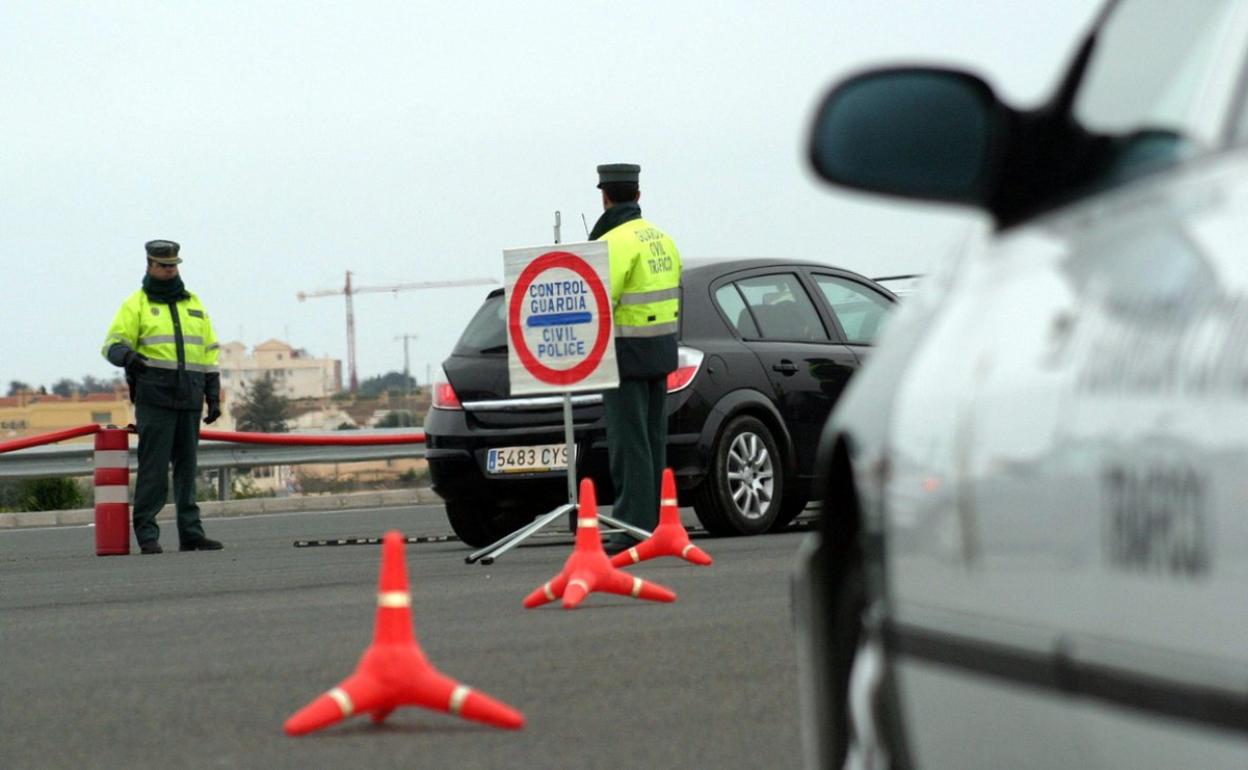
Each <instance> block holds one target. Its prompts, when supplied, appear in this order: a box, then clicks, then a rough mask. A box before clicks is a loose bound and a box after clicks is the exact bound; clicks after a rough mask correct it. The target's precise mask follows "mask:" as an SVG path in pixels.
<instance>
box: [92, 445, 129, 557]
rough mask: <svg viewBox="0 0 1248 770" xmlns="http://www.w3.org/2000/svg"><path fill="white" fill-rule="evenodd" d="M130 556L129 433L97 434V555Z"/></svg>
mask: <svg viewBox="0 0 1248 770" xmlns="http://www.w3.org/2000/svg"><path fill="white" fill-rule="evenodd" d="M128 553H130V432H129V431H128V430H126V429H125V428H104V429H102V430H101V431H100V432H99V433H97V434H95V555H96V556H125V555H126V554H128Z"/></svg>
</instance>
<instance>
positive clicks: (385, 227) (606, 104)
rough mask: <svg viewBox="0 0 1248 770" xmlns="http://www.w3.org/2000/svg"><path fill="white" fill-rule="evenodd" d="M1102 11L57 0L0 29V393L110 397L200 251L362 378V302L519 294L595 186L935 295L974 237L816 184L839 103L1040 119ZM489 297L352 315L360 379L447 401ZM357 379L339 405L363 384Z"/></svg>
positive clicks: (680, 237) (224, 332) (695, 222)
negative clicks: (932, 281) (947, 103)
mask: <svg viewBox="0 0 1248 770" xmlns="http://www.w3.org/2000/svg"><path fill="white" fill-rule="evenodd" d="M1098 6H1099V3H1095V2H1087V1H1086V0H1049V2H1043V3H1031V4H1030V7H1029V8H1021V7H1019V4H1015V3H1002V2H998V1H997V0H978V1H975V2H972V1H971V0H966V1H965V2H954V1H952V0H909V1H908V2H903V1H898V2H887V1H886V0H879V1H877V2H869V3H866V2H849V1H848V0H823V1H822V2H780V3H775V2H732V1H731V0H722V1H721V2H717V3H714V4H711V3H704V2H697V3H694V2H679V1H677V0H667V1H666V2H619V1H618V0H617V1H616V2H587V1H585V0H582V1H581V2H541V1H540V0H539V1H531V2H524V3H519V2H486V1H485V0H479V1H478V2H474V3H450V2H437V3H434V2H415V1H396V2H371V1H366V0H351V2H313V1H312V0H298V1H294V0H291V1H290V2H266V1H265V0H247V1H246V2H242V1H241V0H240V1H235V0H217V1H216V2H211V3H209V2H199V3H190V2H185V3H179V2H139V1H137V0H135V1H132V2H107V1H105V0H92V1H91V2H86V1H85V0H84V1H83V2H60V1H57V0H37V1H35V2H27V1H26V0H6V1H5V2H4V3H3V5H2V6H0V139H2V141H0V195H2V196H3V197H2V198H0V259H2V260H3V268H4V269H3V273H2V275H3V280H4V285H5V290H4V293H3V308H4V310H3V315H2V317H3V323H2V325H0V329H2V333H0V388H3V389H7V387H8V383H9V381H10V380H23V381H26V382H29V383H32V384H34V385H46V386H49V387H50V386H51V385H52V383H53V382H55V381H56V380H58V379H60V378H62V377H69V378H72V379H78V378H81V377H82V376H83V375H84V374H91V375H93V376H96V377H104V378H108V377H111V376H112V375H113V374H114V373H116V372H117V370H115V369H113V368H112V367H111V366H110V365H109V364H108V363H107V362H106V361H104V359H103V358H101V356H100V353H99V348H100V345H101V343H102V341H103V338H104V333H105V331H106V329H107V327H108V324H109V322H110V321H111V319H112V316H113V314H114V313H115V312H116V310H117V307H118V306H119V305H120V304H121V302H122V300H123V299H124V298H125V297H126V296H127V295H128V294H129V293H130V292H132V291H133V290H134V289H136V288H137V287H138V284H139V282H140V280H141V278H142V275H143V269H144V255H143V243H144V241H147V240H149V239H152V238H170V239H173V240H177V241H179V242H180V243H181V244H182V256H183V258H184V259H185V262H184V264H183V265H182V268H183V270H182V272H183V278H184V280H185V281H186V284H187V286H188V288H190V289H191V290H192V291H195V292H196V293H198V294H199V295H200V297H201V298H202V299H203V301H204V302H205V304H206V305H207V308H208V311H209V314H210V315H211V317H212V319H213V321H214V324H215V326H216V329H217V334H218V336H219V337H220V338H221V339H222V341H228V340H239V341H241V342H243V343H245V344H246V345H248V346H249V347H250V346H253V345H255V344H258V343H260V342H263V341H265V340H267V339H269V338H280V339H285V340H287V341H289V342H290V343H291V344H293V345H294V346H295V347H300V348H305V349H306V350H307V351H308V352H309V353H311V354H312V355H314V356H326V355H328V356H332V357H336V358H340V359H342V360H343V373H344V380H345V377H346V347H347V346H346V329H345V326H346V324H345V303H344V300H343V298H342V297H341V296H334V297H325V298H320V299H310V300H308V301H306V302H302V303H301V302H299V301H298V300H297V299H296V296H295V295H296V293H297V292H299V291H313V290H319V289H332V288H341V286H342V284H343V279H344V274H345V272H346V271H347V270H351V271H353V273H354V278H353V281H354V283H355V284H356V286H380V285H390V284H396V283H403V282H414V281H429V280H453V279H463V278H477V277H486V278H493V279H500V280H501V278H502V272H503V271H502V264H503V259H502V250H503V249H504V248H508V247H513V246H527V245H537V244H543V243H549V242H551V240H552V237H553V230H552V228H553V225H554V212H555V211H556V210H558V211H561V212H562V214H563V240H565V241H574V240H583V239H584V237H585V231H584V229H583V227H582V224H581V217H582V214H583V215H584V217H585V219H586V220H587V221H588V222H589V224H590V226H592V225H593V222H594V220H595V218H596V217H597V216H598V215H599V214H600V213H601V203H600V200H599V197H598V193H597V191H596V190H595V189H594V185H595V183H596V177H595V173H594V167H595V166H596V165H597V164H599V163H607V162H633V163H640V164H641V166H642V176H641V185H642V211H643V213H644V215H645V216H646V217H647V218H648V219H650V220H652V221H654V222H656V223H657V224H659V225H660V226H661V227H663V228H664V229H666V230H667V231H668V232H669V233H671V234H672V236H673V237H674V238H675V240H676V242H677V245H678V246H679V247H680V249H681V252H682V254H683V255H684V256H686V257H693V256H699V257H703V256H711V257H716V256H723V257H729V256H777V257H799V258H809V259H816V260H820V261H826V262H829V263H832V264H837V265H841V266H844V267H848V268H851V269H854V270H858V271H860V272H863V273H865V274H867V275H883V274H891V273H897V272H908V271H922V270H924V269H925V268H926V266H927V264H929V263H930V261H931V260H932V259H933V258H937V257H939V255H941V254H943V253H946V252H947V251H948V250H950V249H951V248H953V247H954V245H955V244H956V243H957V242H958V240H959V238H960V237H962V236H963V234H964V232H965V231H966V229H967V228H968V227H969V224H968V223H969V222H971V221H973V220H972V217H971V215H969V214H967V213H965V212H962V211H958V210H954V209H934V208H928V207H917V206H909V205H906V206H903V205H898V204H895V203H890V202H888V201H883V200H880V199H875V198H868V197H864V196H857V195H850V194H847V193H844V192H839V191H836V190H833V189H831V188H829V187H827V186H826V185H823V184H822V183H820V182H818V181H816V180H815V179H814V177H813V176H812V175H811V173H810V172H809V171H808V169H807V165H806V163H805V160H804V148H803V143H804V141H805V136H806V129H807V126H808V124H809V121H810V117H811V112H812V109H813V107H814V105H815V102H816V101H817V99H818V97H819V96H820V95H821V94H822V93H823V92H824V90H825V89H826V87H827V86H828V85H829V84H830V83H831V82H832V81H833V80H835V79H836V78H837V77H840V76H843V75H845V74H847V73H849V72H851V71H853V70H854V69H857V68H861V67H864V66H867V65H871V64H878V63H884V62H897V61H906V62H915V61H919V62H940V63H953V64H957V65H962V66H966V67H969V68H972V69H974V70H975V71H978V72H980V73H981V74H984V75H986V76H987V77H988V78H989V80H990V82H992V83H993V85H994V86H995V87H996V88H997V89H998V93H1000V94H1002V95H1003V96H1006V97H1008V98H1009V99H1011V100H1013V101H1015V102H1016V103H1020V104H1022V103H1028V102H1034V101H1036V100H1038V99H1040V98H1041V97H1042V96H1044V95H1045V94H1046V93H1047V91H1048V90H1049V88H1050V87H1051V85H1052V83H1053V82H1054V80H1055V79H1056V77H1057V75H1058V74H1059V72H1060V69H1059V68H1060V66H1061V65H1062V64H1063V62H1064V61H1065V60H1066V58H1067V57H1068V56H1069V54H1070V52H1071V47H1072V45H1073V43H1074V41H1075V35H1076V33H1078V32H1079V31H1081V30H1082V29H1083V28H1085V27H1086V25H1087V23H1088V21H1089V20H1090V19H1091V18H1092V17H1093V15H1094V13H1095V11H1096V9H1097V7H1098ZM485 293H486V289H485V288H481V287H468V288H454V289H430V290H421V291H408V292H403V293H399V294H363V295H359V296H357V297H356V298H355V314H356V339H357V360H358V367H359V375H360V379H361V380H363V379H365V378H367V377H369V376H373V375H377V374H381V373H384V372H386V371H390V370H401V369H402V367H403V344H402V342H400V341H397V340H396V339H395V337H396V335H400V334H416V335H418V336H419V338H418V339H417V340H415V341H413V342H412V343H411V356H412V373H413V375H415V376H416V378H417V379H418V380H419V381H420V382H421V383H422V384H423V383H424V381H425V374H426V371H427V367H428V366H435V367H436V366H437V365H438V363H439V362H440V361H441V360H442V359H443V358H445V357H446V356H447V355H448V354H449V353H450V350H451V348H452V347H453V346H454V343H455V340H456V339H457V337H458V335H459V333H460V331H461V330H462V328H463V326H464V324H465V323H466V322H467V320H468V319H469V318H470V317H471V315H472V312H473V311H474V310H475V309H476V307H477V306H478V304H479V303H480V300H481V299H482V298H483V297H484V295H485ZM344 384H345V383H344Z"/></svg>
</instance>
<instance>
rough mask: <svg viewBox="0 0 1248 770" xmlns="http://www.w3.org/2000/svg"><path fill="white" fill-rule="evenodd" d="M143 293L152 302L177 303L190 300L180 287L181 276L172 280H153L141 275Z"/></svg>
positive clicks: (185, 291) (183, 288)
mask: <svg viewBox="0 0 1248 770" xmlns="http://www.w3.org/2000/svg"><path fill="white" fill-rule="evenodd" d="M143 293H144V294H146V295H147V296H148V298H149V299H151V300H152V301H153V302H177V301H178V300H180V299H190V296H191V295H190V294H189V293H188V292H187V290H186V287H185V286H183V285H182V276H180V275H179V276H175V277H173V278H165V279H160V278H153V277H152V276H150V275H147V274H146V273H145V274H144V275H143Z"/></svg>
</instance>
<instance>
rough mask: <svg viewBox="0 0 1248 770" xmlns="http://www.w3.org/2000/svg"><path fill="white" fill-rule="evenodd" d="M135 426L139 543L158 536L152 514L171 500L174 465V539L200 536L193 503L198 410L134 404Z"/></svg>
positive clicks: (192, 539)
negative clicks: (175, 507)
mask: <svg viewBox="0 0 1248 770" xmlns="http://www.w3.org/2000/svg"><path fill="white" fill-rule="evenodd" d="M135 421H136V422H137V423H138V427H139V475H138V478H137V479H136V480H135V486H134V536H135V538H137V539H138V541H139V543H140V544H142V543H147V542H155V541H156V540H158V539H159V538H160V527H159V526H158V525H157V524H156V514H158V513H160V509H161V508H163V507H164V505H165V502H166V500H168V496H169V476H168V474H169V465H170V463H172V464H173V497H174V501H175V502H176V503H177V507H178V541H179V542H180V543H183V544H184V543H193V542H195V541H197V540H202V539H203V538H204V525H203V524H202V523H200V520H199V505H198V504H197V503H196V502H195V472H196V453H197V451H198V449H199V410H194V411H192V410H189V409H165V408H163V407H159V406H149V405H147V404H142V403H140V404H136V405H135Z"/></svg>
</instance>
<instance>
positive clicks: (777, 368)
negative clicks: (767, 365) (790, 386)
mask: <svg viewBox="0 0 1248 770" xmlns="http://www.w3.org/2000/svg"><path fill="white" fill-rule="evenodd" d="M771 370H772V371H773V372H780V373H781V374H797V364H795V363H793V362H792V361H790V360H788V359H787V358H786V359H785V360H783V361H781V362H780V363H778V364H772V365H771Z"/></svg>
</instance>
